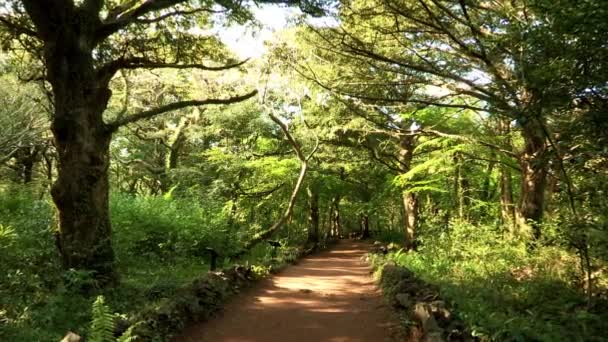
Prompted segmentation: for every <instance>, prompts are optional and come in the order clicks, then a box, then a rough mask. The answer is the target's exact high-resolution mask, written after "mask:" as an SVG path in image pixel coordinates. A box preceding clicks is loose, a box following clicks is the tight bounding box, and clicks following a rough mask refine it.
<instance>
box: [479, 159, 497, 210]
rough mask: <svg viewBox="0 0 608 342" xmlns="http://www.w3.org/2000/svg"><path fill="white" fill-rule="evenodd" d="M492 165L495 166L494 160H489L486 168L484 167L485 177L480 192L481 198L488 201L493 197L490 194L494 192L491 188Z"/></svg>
mask: <svg viewBox="0 0 608 342" xmlns="http://www.w3.org/2000/svg"><path fill="white" fill-rule="evenodd" d="M494 166H496V162H494V161H491V162H489V163H488V168H487V169H486V175H485V179H484V181H483V189H482V193H481V198H483V200H484V201H486V202H487V201H490V199H491V198H492V197H493V196H492V195H493V194H494V193H495V192H494V190H492V189H491V184H492V173H493V172H494Z"/></svg>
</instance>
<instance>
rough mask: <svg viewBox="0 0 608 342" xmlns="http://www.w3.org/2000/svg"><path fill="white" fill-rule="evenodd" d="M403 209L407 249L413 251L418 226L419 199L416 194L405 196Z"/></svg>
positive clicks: (406, 194) (405, 194)
mask: <svg viewBox="0 0 608 342" xmlns="http://www.w3.org/2000/svg"><path fill="white" fill-rule="evenodd" d="M403 208H404V209H405V218H404V219H405V249H406V250H411V249H414V248H415V247H416V228H417V225H418V198H417V197H416V195H415V194H413V193H404V194H403Z"/></svg>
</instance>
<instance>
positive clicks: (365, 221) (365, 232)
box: [361, 214, 369, 239]
mask: <svg viewBox="0 0 608 342" xmlns="http://www.w3.org/2000/svg"><path fill="white" fill-rule="evenodd" d="M361 227H362V228H363V229H361V238H362V239H367V238H369V215H367V214H361Z"/></svg>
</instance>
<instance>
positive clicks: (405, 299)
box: [395, 293, 412, 308]
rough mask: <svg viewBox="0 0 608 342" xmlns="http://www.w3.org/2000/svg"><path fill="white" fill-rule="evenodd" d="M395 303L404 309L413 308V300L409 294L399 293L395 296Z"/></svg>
mask: <svg viewBox="0 0 608 342" xmlns="http://www.w3.org/2000/svg"><path fill="white" fill-rule="evenodd" d="M395 301H396V302H397V303H398V304H399V305H401V306H402V307H404V308H409V307H410V306H412V300H411V299H410V295H409V294H407V293H397V294H396V295H395Z"/></svg>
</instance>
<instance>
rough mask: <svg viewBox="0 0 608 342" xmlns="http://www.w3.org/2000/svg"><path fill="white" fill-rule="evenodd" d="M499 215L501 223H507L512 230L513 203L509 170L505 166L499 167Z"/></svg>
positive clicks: (513, 220)
mask: <svg viewBox="0 0 608 342" xmlns="http://www.w3.org/2000/svg"><path fill="white" fill-rule="evenodd" d="M500 216H501V218H502V222H503V224H507V225H508V226H509V227H510V230H512V228H513V226H514V223H515V204H514V203H513V184H512V179H511V170H509V168H508V167H507V166H501V168H500ZM512 233H513V231H512Z"/></svg>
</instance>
